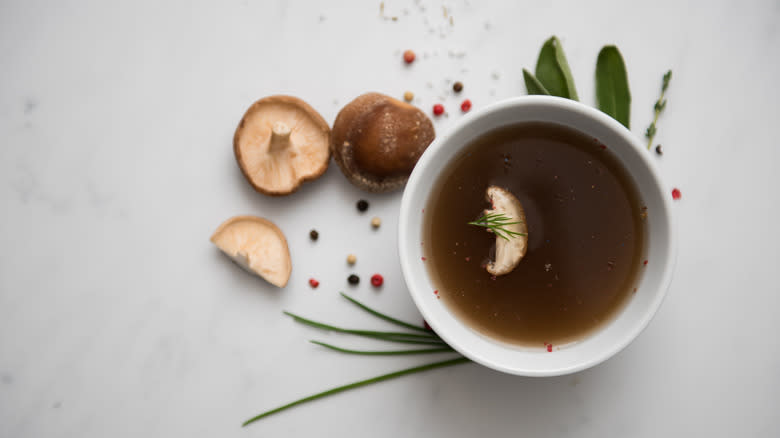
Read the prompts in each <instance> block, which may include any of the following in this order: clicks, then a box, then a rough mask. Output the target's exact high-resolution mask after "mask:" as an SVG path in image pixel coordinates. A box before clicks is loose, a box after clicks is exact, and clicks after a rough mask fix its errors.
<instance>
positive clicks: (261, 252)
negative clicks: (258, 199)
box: [211, 216, 292, 287]
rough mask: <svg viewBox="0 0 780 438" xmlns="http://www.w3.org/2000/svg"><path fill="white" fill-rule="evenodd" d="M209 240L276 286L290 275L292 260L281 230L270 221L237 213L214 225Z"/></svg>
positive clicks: (246, 268)
mask: <svg viewBox="0 0 780 438" xmlns="http://www.w3.org/2000/svg"><path fill="white" fill-rule="evenodd" d="M211 241H212V242H213V243H214V244H215V245H216V246H217V248H219V249H220V250H221V251H222V252H223V253H224V254H225V255H227V256H228V257H229V258H230V259H231V260H232V261H233V262H235V263H236V264H237V265H239V266H241V267H242V268H243V269H245V270H246V271H247V272H249V273H251V274H253V275H257V276H259V277H261V278H263V279H265V280H266V281H268V282H269V283H271V284H273V285H274V286H277V287H284V286H285V285H287V281H288V280H289V279H290V273H291V272H292V262H291V260H290V250H289V249H288V247H287V239H285V237H284V234H283V233H282V231H281V230H280V229H279V228H278V227H277V226H276V225H274V224H273V223H272V222H270V221H268V220H266V219H263V218H259V217H254V216H238V217H234V218H231V219H228V220H227V221H225V222H224V223H223V224H222V225H220V226H219V228H217V231H215V232H214V235H212V236H211Z"/></svg>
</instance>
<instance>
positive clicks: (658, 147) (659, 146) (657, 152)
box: [655, 144, 664, 155]
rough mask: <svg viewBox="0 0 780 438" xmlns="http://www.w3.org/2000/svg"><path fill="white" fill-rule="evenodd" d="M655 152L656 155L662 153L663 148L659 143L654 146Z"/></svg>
mask: <svg viewBox="0 0 780 438" xmlns="http://www.w3.org/2000/svg"><path fill="white" fill-rule="evenodd" d="M655 153H656V154H658V155H663V154H664V150H663V148H661V145H660V144H659V145H658V146H656V147H655Z"/></svg>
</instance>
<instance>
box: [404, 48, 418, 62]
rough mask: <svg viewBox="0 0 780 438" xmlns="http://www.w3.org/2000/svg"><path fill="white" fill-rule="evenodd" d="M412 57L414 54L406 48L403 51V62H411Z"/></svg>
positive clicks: (412, 60)
mask: <svg viewBox="0 0 780 438" xmlns="http://www.w3.org/2000/svg"><path fill="white" fill-rule="evenodd" d="M414 58H416V56H415V55H414V52H413V51H411V50H407V51H405V52H404V62H405V63H407V64H411V63H413V62H414Z"/></svg>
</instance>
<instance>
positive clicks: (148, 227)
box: [0, 0, 780, 437]
mask: <svg viewBox="0 0 780 438" xmlns="http://www.w3.org/2000/svg"><path fill="white" fill-rule="evenodd" d="M385 3H386V4H387V5H386V8H385V10H386V14H387V15H398V17H399V19H398V21H396V22H393V21H390V20H382V19H380V18H379V16H378V12H379V2H378V1H370V2H366V1H357V0H354V1H337V2H328V4H327V5H325V4H319V3H318V2H313V1H312V2H303V1H283V0H279V1H246V0H244V1H228V2H213V3H210V4H209V3H203V2H165V3H164V4H160V2H154V1H134V2H101V1H94V2H39V1H4V2H2V3H0V209H1V211H2V214H0V436H2V437H58V436H63V437H64V436H74V437H75V436H78V437H104V436H115V437H124V436H127V437H137V436H303V435H304V434H318V435H328V436H377V437H385V436H387V437H390V436H460V437H472V436H478V435H481V436H496V437H498V436H534V437H566V436H572V437H602V436H632V437H658V436H708V437H716V436H724V437H732V436H757V437H770V436H780V419H779V418H778V417H777V414H778V406H780V342H778V340H777V333H778V332H780V318H778V317H777V313H778V309H780V297H779V296H780V295H779V292H780V288H779V287H778V281H777V279H776V271H777V269H778V265H780V257H778V252H777V247H778V246H779V245H780V238H778V233H777V231H776V228H777V226H776V222H777V220H778V217H780V206H779V205H780V204H779V203H778V194H777V187H778V186H780V172H778V171H777V165H778V162H779V161H780V152H779V151H780V147H778V145H777V133H776V132H775V129H776V128H777V123H778V120H780V104H779V103H778V102H780V92H778V88H777V86H776V85H777V78H778V77H780V56H778V53H780V52H778V50H779V49H778V48H779V47H780V3H778V2H777V1H755V2H693V1H688V2H684V1H683V2H680V1H666V0H657V1H652V2H650V1H647V2H610V1H595V2H576V1H571V2H563V1H551V2H509V1H507V2H477V1H473V0H472V1H470V2H463V1H457V2H455V1H453V2H446V3H444V5H446V6H447V7H449V8H450V11H451V13H452V15H453V17H454V26H452V27H450V26H449V24H448V23H447V22H446V21H445V19H444V18H443V13H442V3H439V2H432V1H429V0H422V4H423V5H424V7H425V8H426V10H425V11H421V10H420V8H419V6H418V3H416V2H414V1H407V2H402V1H399V2H395V1H386V2H385ZM521 3H523V4H521ZM748 3H749V4H748ZM404 10H407V11H408V15H405V14H404ZM429 29H432V31H429ZM551 34H557V35H559V36H560V37H561V39H562V40H563V43H564V47H565V49H566V51H567V54H568V57H569V60H570V64H571V67H572V70H573V72H574V76H575V79H576V80H577V84H578V89H579V91H580V95H581V98H582V100H583V101H584V102H587V103H592V102H593V100H594V93H593V91H594V88H593V83H592V82H593V79H592V78H593V69H594V65H595V57H596V54H597V53H598V50H599V48H600V47H601V46H602V45H603V44H607V43H616V44H617V45H618V46H619V47H620V48H621V50H622V52H623V54H624V56H625V58H626V62H627V64H628V69H629V77H630V82H631V87H632V92H633V96H634V105H633V127H634V129H633V130H634V132H635V133H637V135H642V132H643V130H644V128H645V127H646V125H647V123H648V122H649V120H650V116H651V107H652V103H653V101H654V99H655V98H656V95H657V92H658V85H659V81H660V77H661V74H662V73H663V71H665V69H667V68H672V69H673V70H674V75H675V76H674V79H673V80H672V85H671V89H670V93H669V105H668V109H667V112H666V113H665V114H664V116H663V118H662V120H661V122H660V126H659V134H658V140H659V141H660V142H661V143H663V144H664V147H665V150H666V154H665V155H664V156H663V158H661V159H660V167H661V168H662V171H663V173H664V174H665V176H666V177H667V178H668V180H669V181H670V183H671V184H673V185H676V186H678V187H680V189H681V190H682V193H683V199H682V201H680V202H678V203H676V204H675V207H676V210H677V214H678V218H679V228H680V238H681V241H680V255H679V263H678V268H677V273H676V276H675V280H674V283H673V285H672V287H671V290H670V293H669V296H668V298H667V300H666V302H665V303H664V305H663V307H662V308H661V310H660V312H659V314H658V315H657V317H656V318H655V320H654V321H653V322H652V324H651V325H650V327H649V328H648V329H647V330H646V331H645V332H644V333H643V334H642V335H641V336H640V337H639V338H638V339H637V341H636V342H635V343H633V344H632V345H631V346H630V347H629V348H627V349H626V350H625V351H623V352H622V353H620V354H619V355H617V356H616V357H614V358H613V359H611V360H609V361H608V362H606V363H604V364H602V365H600V366H598V367H596V368H594V369H591V370H588V371H585V372H581V373H578V374H576V375H572V376H566V377H560V378H546V379H531V378H518V377H512V376H508V375H503V374H500V373H497V372H493V371H491V370H488V369H485V368H482V367H480V366H477V365H473V364H469V365H461V366H459V367H457V368H451V369H447V370H440V371H436V372H432V373H429V374H427V375H419V376H416V377H410V378H405V379H402V380H398V381H394V382H392V383H384V384H381V385H378V386H375V387H371V388H368V389H364V390H360V391H357V392H353V393H347V394H342V395H340V396H337V397H334V398H332V399H329V400H327V401H324V402H317V403H314V404H311V405H308V406H305V407H301V408H299V409H296V410H294V411H290V412H287V413H285V414H282V415H279V416H276V417H271V418H269V419H268V420H267V421H264V422H261V423H259V424H256V425H254V426H252V427H250V428H247V429H241V428H240V427H239V425H240V423H241V421H242V420H244V419H246V418H247V417H248V416H251V415H253V414H255V413H257V412H259V411H260V410H263V409H266V408H270V407H272V406H274V405H276V404H278V403H280V402H283V401H287V400H290V399H292V398H295V397H298V396H301V395H305V394H307V393H309V392H312V391H314V390H319V389H324V388H326V387H328V386H331V385H336V384H341V383H345V382H347V381H350V380H352V379H354V378H359V377H368V376H372V375H375V374H379V373H382V372H386V371H390V370H394V369H399V368H402V367H405V366H406V365H407V364H417V363H422V362H424V361H425V360H426V359H424V358H414V357H412V358H405V359H403V358H402V359H376V358H365V359H363V358H354V357H345V356H341V355H338V354H335V353H332V352H328V351H324V350H322V349H318V348H317V347H316V346H313V345H310V344H308V343H307V342H306V341H307V340H308V339H310V338H313V337H317V338H324V339H338V340H340V341H343V342H341V343H347V341H348V340H346V339H344V340H341V339H340V338H337V337H336V336H328V335H325V334H320V333H316V332H313V331H311V330H308V329H306V328H304V327H300V326H297V325H295V324H294V323H292V322H291V321H290V320H288V319H286V318H284V317H283V316H282V315H281V311H282V309H289V310H294V311H298V312H300V313H303V314H307V315H312V316H317V317H319V318H321V319H324V320H331V321H343V322H344V323H345V324H349V325H354V326H360V325H366V324H370V323H373V321H372V320H371V319H370V317H366V316H363V315H361V314H359V313H356V312H355V311H354V310H353V309H352V308H351V307H349V306H348V305H346V304H345V303H344V302H342V300H340V299H339V298H338V297H337V291H338V290H340V289H345V288H346V283H345V277H346V276H347V274H348V273H349V272H350V270H349V269H348V268H347V266H346V264H345V263H344V262H343V259H344V257H345V256H346V254H347V253H348V252H355V253H356V254H357V255H358V257H359V261H358V265H357V268H356V271H357V272H358V273H359V274H360V275H361V276H362V279H363V282H362V284H361V285H360V287H359V288H358V289H357V290H355V291H354V294H355V295H356V296H357V297H360V298H362V299H364V300H365V301H367V302H368V303H370V304H372V305H375V306H377V307H380V308H382V309H386V310H388V311H390V312H392V313H395V314H397V315H400V316H402V317H404V318H406V319H408V320H411V321H415V320H418V318H419V316H418V314H417V313H416V310H415V309H414V307H413V304H412V303H411V300H410V299H409V297H408V295H407V293H406V291H405V290H404V287H403V280H402V278H401V274H400V270H399V266H398V263H397V261H396V250H395V242H396V238H395V225H396V219H397V218H396V216H397V209H398V204H399V200H400V193H394V194H390V195H385V196H368V195H366V194H363V193H361V192H360V191H358V190H357V189H355V188H353V187H352V186H350V185H349V184H348V183H347V182H346V180H345V179H344V177H343V176H342V175H341V172H340V171H339V170H338V168H337V167H336V166H335V164H333V165H331V167H330V169H329V170H328V172H327V173H326V175H325V176H324V177H323V178H322V179H321V180H319V181H317V182H316V183H311V184H308V185H306V186H305V187H304V188H303V189H302V190H301V191H300V192H299V193H296V194H295V195H293V196H290V197H286V198H278V199H271V198H266V197H263V196H260V195H258V194H256V193H254V192H253V191H252V190H251V189H250V188H249V186H248V185H247V184H246V182H245V181H244V180H243V178H242V177H241V175H240V174H239V172H238V169H237V166H236V165H235V162H234V159H233V154H232V149H231V138H232V134H233V129H234V127H235V125H236V123H237V121H238V119H239V118H240V116H241V114H242V113H243V111H244V109H245V108H246V107H247V106H248V105H249V104H250V103H251V102H252V101H254V100H255V99H257V98H259V97H262V96H264V95H268V94H275V93H291V94H295V95H298V96H301V97H303V98H305V99H306V100H308V101H309V102H310V103H311V104H312V105H313V106H314V107H315V108H317V109H318V110H319V111H321V112H322V114H323V115H324V117H325V118H326V119H327V120H328V121H329V122H332V121H333V119H334V118H335V115H336V113H337V111H338V109H339V108H340V107H341V105H343V104H344V103H346V102H347V101H348V100H350V99H351V98H352V97H354V96H356V95H358V94H360V93H362V92H365V91H368V90H377V91H383V92H386V93H388V94H393V95H400V94H401V93H403V91H404V90H406V89H410V90H412V91H414V92H415V93H416V94H417V96H418V101H417V103H418V104H420V105H421V106H422V107H423V108H425V109H426V111H427V110H428V109H429V108H430V106H431V105H432V103H434V101H435V100H438V96H446V98H445V99H444V103H445V104H446V105H447V107H448V109H449V111H450V114H449V117H448V118H446V119H442V120H437V121H436V123H435V124H436V128H437V130H438V131H439V132H443V131H446V130H447V128H448V126H449V125H450V124H451V123H452V122H453V121H455V120H456V119H457V118H458V117H459V111H458V110H457V108H456V105H457V103H458V99H456V98H454V97H453V96H451V95H450V94H448V93H447V92H446V91H447V89H448V85H447V84H446V83H445V81H446V80H447V79H460V80H462V81H463V82H464V84H465V86H466V88H465V92H464V96H465V97H469V98H471V100H472V101H473V102H474V106H475V107H476V108H478V107H480V106H483V105H485V104H487V103H489V102H492V101H495V100H498V99H501V98H504V97H509V96H515V95H518V94H523V93H524V92H525V89H524V86H523V85H522V77H521V68H522V67H523V66H526V67H532V66H533V65H534V63H535V60H536V55H537V53H538V50H539V47H540V46H541V44H542V42H543V41H544V39H546V38H547V37H548V36H550V35H551ZM405 48H413V49H415V50H416V51H417V53H418V56H419V62H417V63H415V65H414V66H413V68H410V69H407V68H403V66H402V65H401V62H400V51H402V50H403V49H405ZM426 53H427V54H428V56H427V59H426V56H424V54H426ZM461 55H463V56H462V57H460V56H461ZM428 83H430V84H431V87H432V88H428V86H427V84H428ZM361 197H366V198H368V199H369V200H370V201H371V209H370V211H369V214H368V215H365V216H359V215H358V214H356V212H355V209H354V202H355V201H356V200H357V199H359V198H361ZM239 213H249V214H257V215H261V216H265V217H268V218H270V219H272V220H274V221H275V222H277V223H278V224H280V226H281V228H282V229H283V230H284V232H285V233H286V234H287V237H288V239H289V242H290V246H291V250H292V257H293V264H294V268H293V276H292V278H291V281H290V284H289V285H288V287H287V288H286V289H285V290H283V291H278V290H274V289H273V288H272V287H271V286H269V285H267V284H265V283H264V282H262V281H261V280H257V279H255V278H252V277H250V276H248V275H246V274H244V273H243V272H241V271H240V270H239V269H238V268H237V267H236V266H234V265H233V264H231V263H230V262H229V261H228V260H227V259H226V258H224V257H223V256H221V255H220V254H219V253H218V251H217V250H216V249H215V248H213V247H212V246H211V245H210V243H209V242H208V237H209V236H210V233H211V232H212V231H213V229H214V228H215V227H216V226H217V225H218V224H219V223H220V222H221V221H222V220H223V219H225V218H227V217H229V216H231V215H234V214H239ZM373 215H378V216H380V217H381V218H382V219H383V220H384V223H383V226H382V228H381V229H380V230H379V231H378V232H372V231H371V230H370V227H369V225H368V221H369V219H370V217H371V216H373ZM311 227H316V228H317V229H318V230H319V231H320V235H321V237H320V240H319V242H317V243H316V244H312V243H310V242H309V240H308V231H309V229H310V228H311ZM373 272H381V273H383V274H384V276H385V278H386V285H385V287H384V289H383V290H382V291H381V292H379V293H377V292H375V291H373V290H372V289H371V288H370V287H369V286H368V284H367V283H368V281H367V280H368V277H369V276H370V274H371V273H373ZM310 276H314V277H317V278H318V279H320V281H321V282H322V284H321V286H320V288H319V289H317V290H316V291H312V290H311V289H310V288H309V287H308V286H307V284H306V282H307V279H308V278H309V277H310ZM326 430H327V433H325V432H324V431H326Z"/></svg>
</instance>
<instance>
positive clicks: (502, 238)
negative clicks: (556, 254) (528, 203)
mask: <svg viewBox="0 0 780 438" xmlns="http://www.w3.org/2000/svg"><path fill="white" fill-rule="evenodd" d="M486 198H487V200H488V202H490V205H491V207H492V208H490V209H486V210H485V211H484V214H485V215H486V216H487V215H502V217H503V218H502V222H504V223H505V225H501V227H500V228H498V229H497V231H498V233H494V232H493V229H492V228H491V227H486V230H487V231H488V232H490V233H494V234H496V247H495V258H494V259H493V260H492V261H490V262H489V263H488V264H487V265H486V266H485V269H486V270H487V271H488V273H490V274H491V275H495V276H499V275H506V274H509V273H510V272H512V271H513V270H514V269H515V268H516V267H517V265H518V264H519V263H520V261H521V260H522V259H523V257H525V253H526V251H527V250H528V226H527V224H526V219H525V210H524V209H523V205H522V204H521V203H520V200H519V199H517V197H515V195H513V194H512V193H511V192H510V191H508V190H506V189H503V188H501V187H498V186H490V187H488V188H487V191H486ZM500 217H501V216H500ZM507 231H508V233H507Z"/></svg>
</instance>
